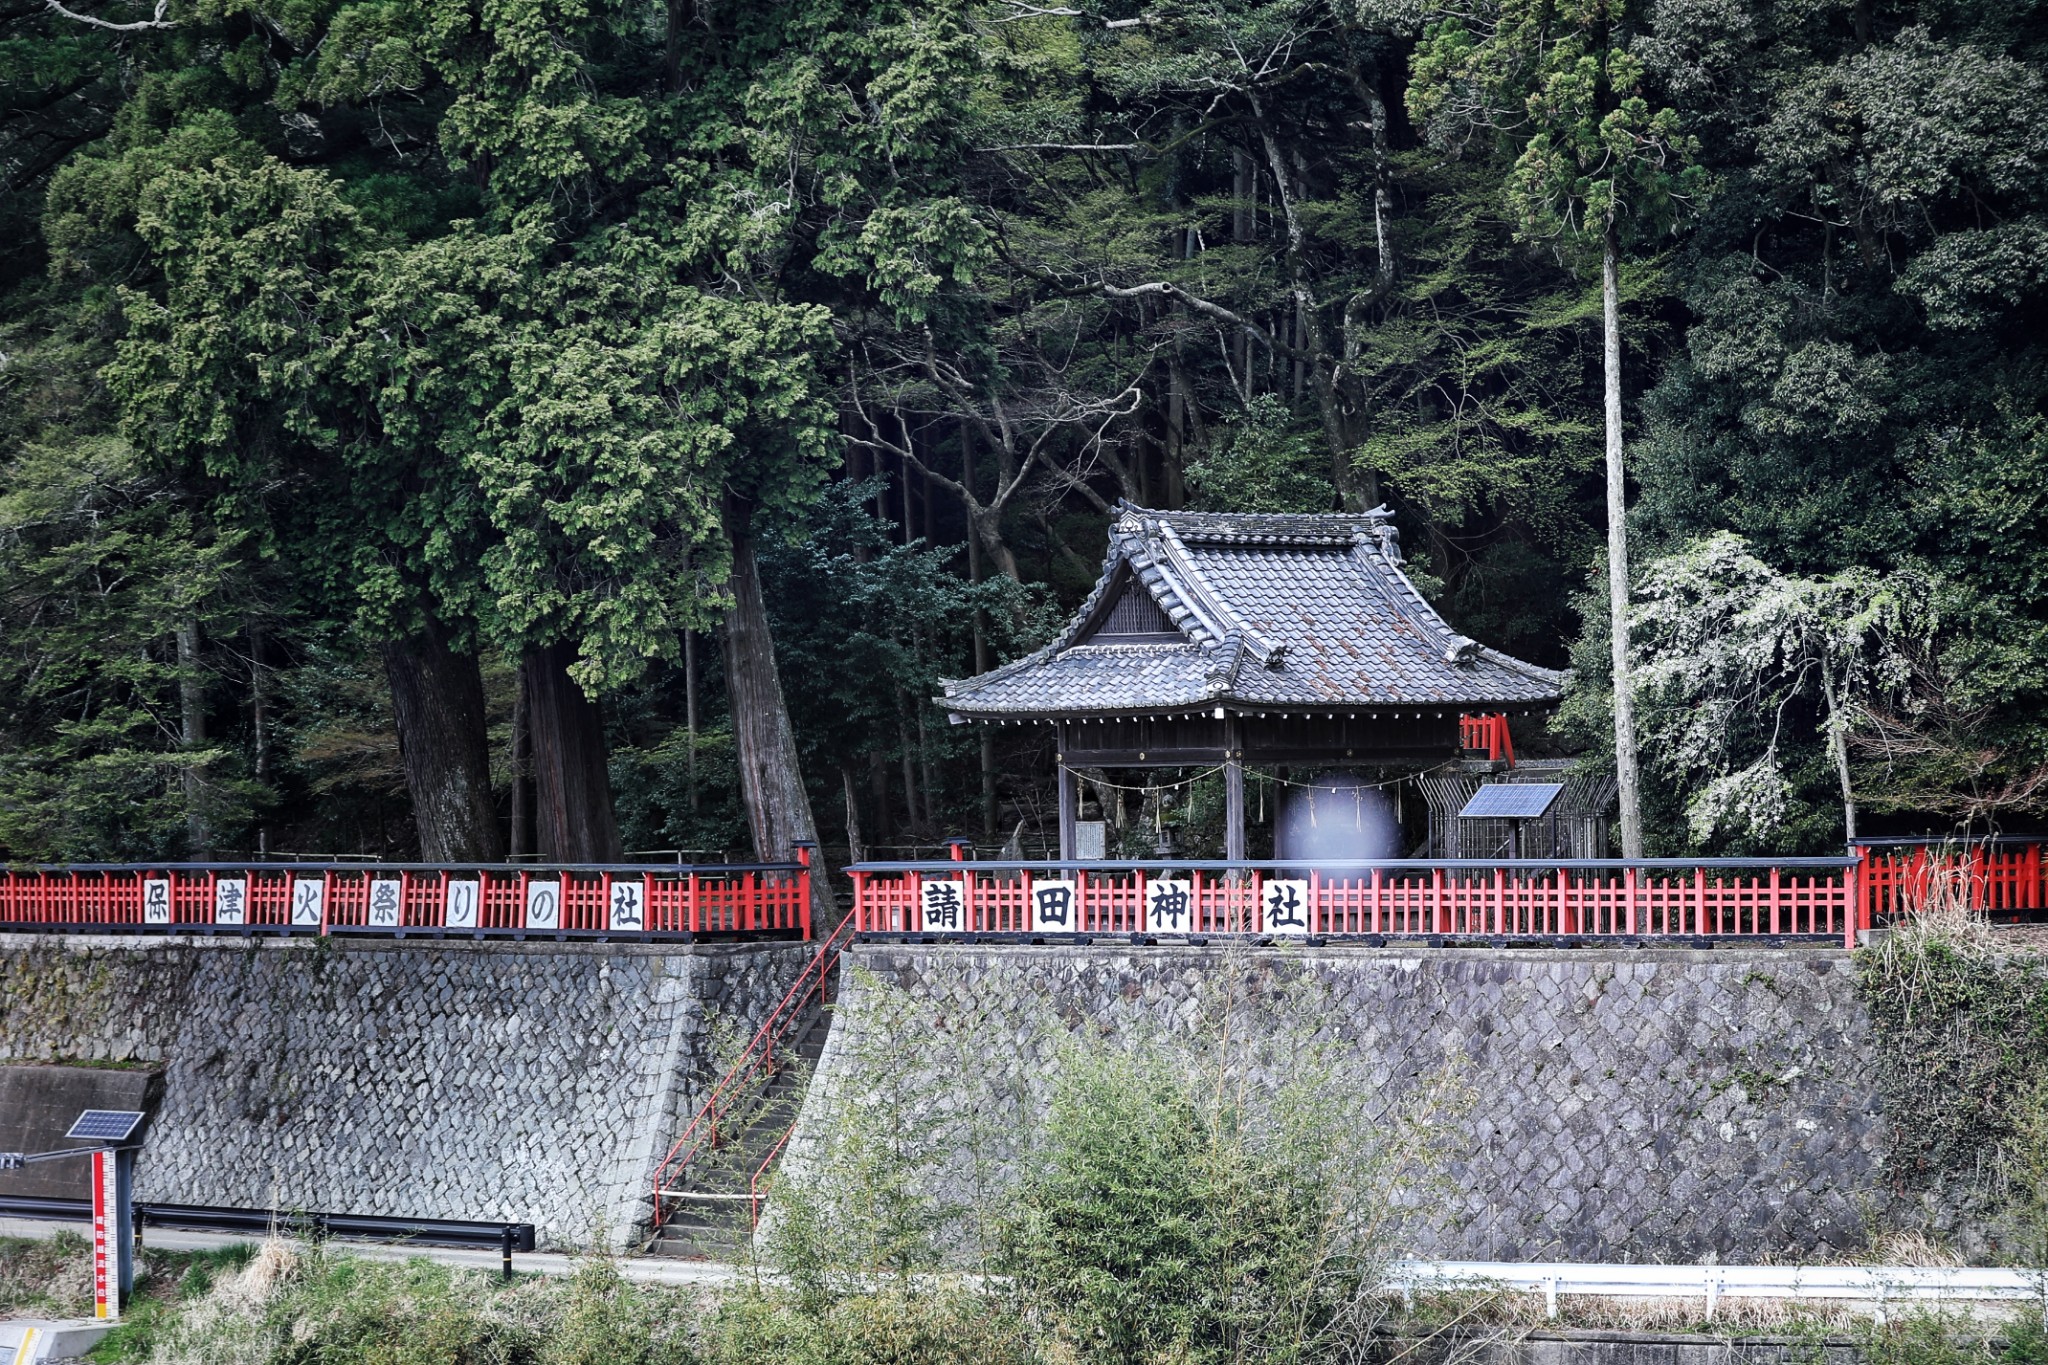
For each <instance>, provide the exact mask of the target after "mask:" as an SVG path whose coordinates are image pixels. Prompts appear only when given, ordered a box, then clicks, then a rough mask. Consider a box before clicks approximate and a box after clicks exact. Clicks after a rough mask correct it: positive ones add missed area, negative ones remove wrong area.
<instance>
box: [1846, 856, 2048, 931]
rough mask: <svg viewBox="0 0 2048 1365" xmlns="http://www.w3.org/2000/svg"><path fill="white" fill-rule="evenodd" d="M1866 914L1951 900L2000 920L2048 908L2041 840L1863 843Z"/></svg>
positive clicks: (1885, 914)
mask: <svg viewBox="0 0 2048 1365" xmlns="http://www.w3.org/2000/svg"><path fill="white" fill-rule="evenodd" d="M1855 853H1856V856H1857V858H1858V859H1859V860H1860V863H1861V866H1860V868H1859V870H1858V872H1857V880H1858V883H1859V884H1860V885H1861V887H1862V889H1863V900H1864V907H1865V908H1864V913H1865V914H1867V915H1869V916H1870V917H1871V918H1872V920H1873V922H1882V921H1883V920H1885V919H1887V918H1889V917H1891V916H1894V915H1900V914H1904V913H1907V912H1909V911H1911V910H1913V909H1915V908H1917V907H1919V906H1922V905H1925V904H1927V902H1928V900H1929V899H1930V898H1935V899H1939V898H1942V897H1950V898H1953V899H1955V900H1957V901H1961V902H1963V903H1966V904H1967V905H1968V906H1969V907H1970V908H1971V909H1973V910H1978V911H1981V912H1983V913H1985V914H1988V915H1990V916H1992V917H1994V918H2001V919H2011V918H2019V917H2021V916H2022V915H2024V914H2025V913H2026V912H2028V911H2036V910H2042V909H2048V881H2044V878H2048V868H2044V867H2043V865H2042V859H2041V841H2040V840H2037V839H1987V840H1978V841H1974V842H1970V843H1960V842H1954V843H1948V842H1937V841H1932V840H1927V841H1922V840H1913V841H1897V842H1888V841H1882V840H1875V839H1873V840H1860V839H1859V840H1858V841H1857V843H1856V847H1855Z"/></svg>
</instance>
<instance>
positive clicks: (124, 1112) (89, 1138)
mask: <svg viewBox="0 0 2048 1365" xmlns="http://www.w3.org/2000/svg"><path fill="white" fill-rule="evenodd" d="M142 1120H143V1113H142V1111H141V1110H139V1109H88V1110H86V1111H85V1112H84V1113H82V1114H80V1115H79V1116H78V1118H77V1120H76V1121H75V1122H74V1123H73V1124H72V1125H71V1131H70V1132H68V1133H66V1134H65V1135H64V1136H65V1137H67V1138H77V1139H79V1140H80V1141H84V1142H126V1141H127V1140H128V1139H129V1138H131V1137H133V1136H134V1135H135V1130H136V1129H137V1128H140V1127H141V1126H142Z"/></svg>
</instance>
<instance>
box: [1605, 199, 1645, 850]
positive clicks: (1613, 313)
mask: <svg viewBox="0 0 2048 1365" xmlns="http://www.w3.org/2000/svg"><path fill="white" fill-rule="evenodd" d="M1601 247H1602V249H1601V253H1600V303H1601V318H1602V325H1603V329H1604V331H1605V334H1606V335H1605V337H1604V338H1603V341H1604V345H1603V348H1602V351H1603V366H1602V368H1603V369H1604V370H1605V374H1604V376H1603V377H1604V380H1605V387H1606V400H1607V617H1608V631H1609V633H1610V635H1611V636H1612V637H1613V641H1612V643H1613V651H1614V775H1615V778H1616V780H1617V781H1618V783H1619V785H1620V788H1621V856H1622V857H1624V858H1640V857H1642V856H1643V803H1642V787H1641V780H1640V777H1639V775H1638V770H1637V766H1636V696H1635V673H1634V669H1633V668H1632V667H1631V665H1630V663H1629V649H1628V636H1629V628H1628V597H1629V579H1628V500H1627V497H1626V492H1627V490H1626V488H1625V487H1624V485H1623V481H1622V465H1621V248H1620V244H1619V243H1618V242H1617V241H1616V240H1615V233H1614V228H1613V226H1612V225H1611V224H1610V225H1609V226H1608V228H1607V232H1606V236H1605V238H1604V240H1603V241H1602V243H1601Z"/></svg>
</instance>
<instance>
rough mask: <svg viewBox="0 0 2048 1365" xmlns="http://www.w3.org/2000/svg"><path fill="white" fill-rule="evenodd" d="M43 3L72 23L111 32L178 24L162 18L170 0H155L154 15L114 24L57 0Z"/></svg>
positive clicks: (44, 0)
mask: <svg viewBox="0 0 2048 1365" xmlns="http://www.w3.org/2000/svg"><path fill="white" fill-rule="evenodd" d="M43 4H44V5H45V6H46V7H47V8H49V9H51V10H53V11H55V12H56V13H58V14H61V15H63V16H64V17H65V18H66V19H69V20H71V21H72V22H73V23H79V24H91V25H92V26H93V27H94V28H103V29H106V30H108V31H109V32H112V33H135V32H139V31H140V30H142V29H148V28H176V27H177V26H178V21H177V20H176V19H166V18H164V11H165V10H166V9H168V8H170V0H156V14H155V16H154V17H152V18H148V19H137V20H136V21H135V22H134V23H132V24H116V23H111V22H109V21H108V20H105V19H99V18H95V17H94V16H93V15H90V14H80V13H79V12H78V11H76V10H69V9H66V8H64V6H63V5H61V4H59V3H58V0H43Z"/></svg>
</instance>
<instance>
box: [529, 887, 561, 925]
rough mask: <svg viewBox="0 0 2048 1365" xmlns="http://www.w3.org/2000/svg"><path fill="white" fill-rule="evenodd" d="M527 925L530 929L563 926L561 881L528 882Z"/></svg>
mask: <svg viewBox="0 0 2048 1365" xmlns="http://www.w3.org/2000/svg"><path fill="white" fill-rule="evenodd" d="M526 927H527V928H529V929H559V928H561V927H562V884H561V883H560V882H528V883H527V884H526Z"/></svg>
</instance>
